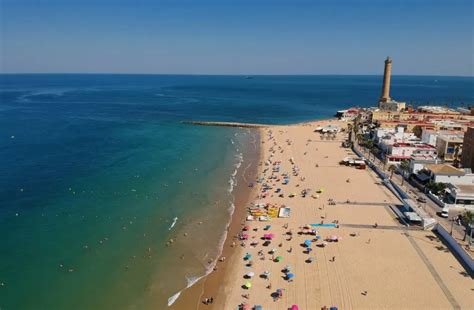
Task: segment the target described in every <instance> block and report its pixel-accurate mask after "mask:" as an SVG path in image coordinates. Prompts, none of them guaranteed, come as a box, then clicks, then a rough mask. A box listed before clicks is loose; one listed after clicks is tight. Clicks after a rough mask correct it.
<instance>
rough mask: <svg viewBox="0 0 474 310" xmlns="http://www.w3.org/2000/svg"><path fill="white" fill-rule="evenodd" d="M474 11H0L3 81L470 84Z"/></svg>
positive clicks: (164, 7)
mask: <svg viewBox="0 0 474 310" xmlns="http://www.w3.org/2000/svg"><path fill="white" fill-rule="evenodd" d="M473 3H474V1H460V0H459V1H458V0H449V1H447V0H446V1H438V0H425V1H421V0H411V1H395V0H392V1H390V0H387V1H384V0H378V1H376V0H365V1H364V0H353V1H349V0H347V1H344V0H325V1H322V0H321V1H318V0H312V1H309V0H308V1H305V0H287V1H280V0H248V1H246V0H241V1H238V0H234V1H232V0H220V1H208V0H188V1H186V0H169V1H161V0H146V1H140V0H123V1H122V0H102V1H101V0H0V14H1V16H0V19H1V21H0V23H1V24H0V25H1V28H0V34H1V40H0V44H1V46H0V58H1V63H0V71H1V72H16V73H25V72H32V73H40V72H57V73H61V72H67V73H75V72H77V73H79V72H86V73H173V74H174V73H177V74H182V73H190V74H381V73H382V72H381V71H382V69H383V60H384V59H385V57H386V56H388V55H390V56H392V58H393V59H394V63H393V72H394V74H421V75H468V76H472V75H473V62H474V59H473V58H474V56H473V55H474V47H473V40H474V39H473V31H474V30H473V28H474V22H473V20H474V16H473V15H474V13H473V12H474V11H473Z"/></svg>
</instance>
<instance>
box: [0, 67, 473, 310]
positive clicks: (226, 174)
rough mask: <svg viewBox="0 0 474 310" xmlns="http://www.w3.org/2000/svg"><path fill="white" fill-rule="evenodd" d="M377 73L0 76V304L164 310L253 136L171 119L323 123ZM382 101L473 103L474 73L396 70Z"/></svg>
mask: <svg viewBox="0 0 474 310" xmlns="http://www.w3.org/2000/svg"><path fill="white" fill-rule="evenodd" d="M381 80H382V78H381V77H380V76H255V77H252V78H245V77H243V76H180V75H0V236H1V238H0V284H1V285H0V309H2V310H9V309H123V308H134V309H142V308H148V307H150V305H154V306H157V305H158V306H159V308H160V309H162V308H165V307H166V304H167V303H168V301H169V298H170V297H172V296H175V297H176V296H177V295H175V294H176V293H177V292H179V291H180V290H181V289H183V288H184V287H185V286H187V285H188V284H191V283H192V282H193V281H195V280H196V279H198V278H199V277H201V276H202V275H203V274H205V272H206V261H207V260H208V259H209V258H213V257H215V256H216V255H217V253H218V251H219V244H220V242H222V238H223V236H224V235H223V234H224V230H225V227H226V225H227V223H228V221H229V218H230V214H231V213H232V210H233V209H232V208H233V205H232V202H233V188H234V187H235V178H234V176H235V172H236V170H238V169H242V168H241V166H242V162H243V158H244V157H245V156H247V155H246V154H247V153H248V152H250V151H249V150H248V145H249V144H250V143H251V141H253V140H254V139H255V135H254V133H253V132H251V131H248V130H242V129H233V128H213V127H198V126H191V125H184V124H181V121H184V120H219V121H239V122H257V123H272V124H283V123H291V122H298V121H306V120H311V119H321V118H327V117H330V116H332V115H333V114H334V113H335V111H336V110H339V109H344V108H347V107H350V106H361V107H368V106H374V105H375V104H376V101H377V98H378V97H379V96H380V87H381V85H380V84H381ZM391 96H392V97H393V98H394V99H396V100H399V101H406V102H407V103H412V104H415V105H421V104H428V103H429V104H437V105H447V106H451V107H457V106H468V105H473V104H474V78H472V77H408V76H394V77H392V90H391ZM242 167H243V166H242ZM184 232H186V233H187V234H188V236H187V237H183V233H184ZM170 238H173V239H175V242H174V244H173V245H172V246H170V247H167V246H166V245H165V244H166V242H167V241H168V240H169V239H170ZM180 257H184V259H183V260H180V259H179V258H180ZM171 301H172V299H171Z"/></svg>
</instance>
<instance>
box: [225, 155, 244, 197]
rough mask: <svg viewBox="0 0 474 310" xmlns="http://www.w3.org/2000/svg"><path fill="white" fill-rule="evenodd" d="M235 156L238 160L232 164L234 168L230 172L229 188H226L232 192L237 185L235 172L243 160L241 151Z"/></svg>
mask: <svg viewBox="0 0 474 310" xmlns="http://www.w3.org/2000/svg"><path fill="white" fill-rule="evenodd" d="M236 157H237V160H238V161H237V163H236V164H235V165H234V167H235V170H234V172H232V174H231V175H230V178H229V188H228V190H227V191H228V192H229V193H232V192H233V191H234V187H235V186H237V180H236V179H235V177H236V176H237V172H238V171H239V168H240V166H242V162H243V161H244V156H243V154H242V153H239V154H237V155H236Z"/></svg>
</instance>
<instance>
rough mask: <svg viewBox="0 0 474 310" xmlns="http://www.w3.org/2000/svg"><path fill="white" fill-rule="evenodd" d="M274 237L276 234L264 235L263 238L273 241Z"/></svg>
mask: <svg viewBox="0 0 474 310" xmlns="http://www.w3.org/2000/svg"><path fill="white" fill-rule="evenodd" d="M273 237H275V235H274V234H264V235H263V238H264V239H270V240H271V239H273Z"/></svg>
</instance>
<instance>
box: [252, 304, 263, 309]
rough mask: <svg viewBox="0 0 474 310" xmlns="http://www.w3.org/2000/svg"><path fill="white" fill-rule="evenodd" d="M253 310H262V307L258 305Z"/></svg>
mask: <svg viewBox="0 0 474 310" xmlns="http://www.w3.org/2000/svg"><path fill="white" fill-rule="evenodd" d="M253 308H254V309H255V310H263V308H262V306H260V305H256V306H255V307H253Z"/></svg>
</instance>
